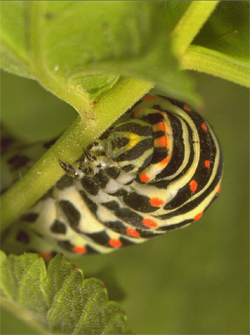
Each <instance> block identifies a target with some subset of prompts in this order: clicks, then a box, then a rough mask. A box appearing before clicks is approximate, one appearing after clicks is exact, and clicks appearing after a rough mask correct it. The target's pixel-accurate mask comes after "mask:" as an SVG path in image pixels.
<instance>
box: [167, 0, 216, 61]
mask: <svg viewBox="0 0 250 335" xmlns="http://www.w3.org/2000/svg"><path fill="white" fill-rule="evenodd" d="M218 3H219V1H193V2H192V3H191V5H190V6H189V7H188V9H187V10H186V12H185V13H184V15H183V16H182V18H181V19H180V21H179V22H178V24H177V25H176V26H175V28H174V30H173V33H172V37H173V50H174V53H175V54H176V56H177V57H178V58H181V56H182V55H183V54H184V52H185V51H186V50H187V48H188V46H189V45H190V44H191V42H192V41H193V39H194V37H195V36H196V35H197V34H198V32H199V31H200V29H201V28H202V26H203V25H204V23H205V22H206V21H207V19H208V18H209V16H210V15H211V13H212V12H213V10H214V9H215V7H216V6H217V4H218Z"/></svg>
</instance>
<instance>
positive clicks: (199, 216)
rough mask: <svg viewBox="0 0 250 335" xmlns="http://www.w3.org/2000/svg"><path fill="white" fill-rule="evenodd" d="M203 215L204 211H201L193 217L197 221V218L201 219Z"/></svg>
mask: <svg viewBox="0 0 250 335" xmlns="http://www.w3.org/2000/svg"><path fill="white" fill-rule="evenodd" d="M202 215H203V212H201V213H199V214H197V215H195V217H194V218H193V219H194V221H197V220H199V219H200V218H201V217H202Z"/></svg>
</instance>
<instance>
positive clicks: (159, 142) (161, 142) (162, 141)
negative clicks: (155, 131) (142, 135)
mask: <svg viewBox="0 0 250 335" xmlns="http://www.w3.org/2000/svg"><path fill="white" fill-rule="evenodd" d="M156 145H157V146H159V147H165V146H166V137H165V136H162V137H160V138H157V139H156Z"/></svg>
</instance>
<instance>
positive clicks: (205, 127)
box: [201, 122, 207, 131]
mask: <svg viewBox="0 0 250 335" xmlns="http://www.w3.org/2000/svg"><path fill="white" fill-rule="evenodd" d="M201 127H202V128H203V129H204V130H205V131H207V125H206V123H205V122H203V123H202V125H201Z"/></svg>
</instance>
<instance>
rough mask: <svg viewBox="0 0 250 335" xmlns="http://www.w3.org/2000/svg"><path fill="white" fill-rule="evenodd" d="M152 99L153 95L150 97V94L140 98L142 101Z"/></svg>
mask: <svg viewBox="0 0 250 335" xmlns="http://www.w3.org/2000/svg"><path fill="white" fill-rule="evenodd" d="M154 99H155V95H150V94H147V95H145V96H144V97H143V98H142V100H143V101H151V100H154Z"/></svg>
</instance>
